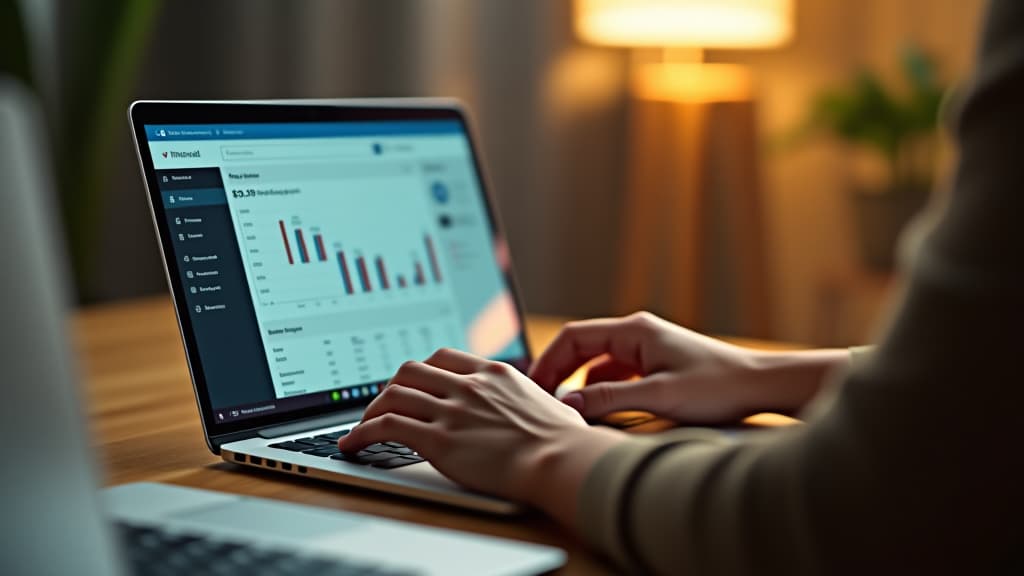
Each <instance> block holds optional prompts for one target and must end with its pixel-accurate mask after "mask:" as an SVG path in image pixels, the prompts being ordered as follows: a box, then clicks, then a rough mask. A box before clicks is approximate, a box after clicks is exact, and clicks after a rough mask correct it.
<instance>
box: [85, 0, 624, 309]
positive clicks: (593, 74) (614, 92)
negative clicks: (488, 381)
mask: <svg viewBox="0 0 1024 576" xmlns="http://www.w3.org/2000/svg"><path fill="white" fill-rule="evenodd" d="M78 9H87V7H85V6H83V5H81V4H79V5H78ZM67 17H69V18H73V12H72V13H71V15H69V16H67ZM625 63H626V58H625V55H624V54H622V53H619V52H615V51H601V50H596V49H592V48H586V47H582V46H579V45H578V44H577V43H576V42H575V40H574V39H573V34H572V27H571V5H570V3H568V2H550V1H546V0H529V1H526V0H523V1H515V2H508V1H503V0H487V1H477V0H390V1H388V2H359V1H355V0H348V1H341V2H339V1H333V0H320V1H309V2H301V3H299V2H273V1H269V0H230V1H219V2H202V1H198V0H185V1H181V0H179V1H175V2H165V3H164V6H163V8H162V12H161V14H160V16H159V19H158V21H157V23H156V26H155V29H154V30H153V35H152V38H151V43H150V45H149V47H148V54H147V57H146V61H145V65H144V67H143V70H142V75H141V78H140V81H139V85H138V89H137V91H136V97H138V98H154V99H157V98H160V99H165V98H203V99H214V98H301V97H307V98H308V97H317V98H325V97H338V98H344V97H366V96H429V95H439V96H455V97H458V98H461V99H463V100H465V101H466V102H467V103H468V105H469V109H470V111H471V113H472V115H473V117H474V118H475V120H476V128H477V129H478V132H479V134H480V136H481V138H482V140H481V148H482V151H483V153H484V155H485V157H486V164H487V168H488V169H489V176H490V179H491V181H492V183H493V187H494V191H495V192H496V196H497V199H498V203H499V208H500V212H501V214H502V215H503V220H504V222H505V224H506V228H507V233H508V236H509V242H510V244H511V248H512V254H513V257H514V258H515V262H516V266H517V270H518V272H519V281H520V284H521V287H522V289H523V293H524V298H525V301H526V305H527V308H528V309H529V310H531V311H537V312H548V313H562V314H577V315H588V314H597V313H600V312H602V311H603V310H605V309H606V308H607V302H608V301H609V298H610V290H611V285H612V283H611V282H610V281H609V277H608V274H609V273H610V270H611V268H609V267H608V266H607V264H606V260H607V259H608V255H609V254H614V253H615V252H616V246H617V242H616V238H617V234H618V232H617V228H616V226H617V222H616V220H615V210H614V209H613V208H612V206H614V205H615V204H616V203H617V201H618V194H619V191H620V188H621V186H620V181H621V172H622V162H621V160H620V158H621V157H622V150H621V141H622V137H621V133H622V132H623V129H624V124H623V122H624V106H623V101H624V91H623V86H624V83H623V82H622V81H621V78H622V76H623V74H624V70H625ZM124 104H125V106H127V102H125V103H124ZM110 170H111V174H112V181H111V186H110V190H109V197H108V198H107V199H106V203H107V206H108V210H106V211H105V213H106V217H105V218H106V222H105V223H104V224H105V225H104V226H103V229H104V238H103V244H104V249H103V253H104V257H103V258H102V259H101V260H100V262H99V264H98V265H99V266H100V267H101V268H102V272H101V274H100V276H99V277H100V283H99V286H98V287H97V293H98V297H99V298H100V299H110V298H122V297H128V296H135V295H139V294H146V293H153V292H159V291H161V290H164V289H165V288H164V279H163V274H162V272H161V266H160V260H159V254H158V252H157V247H156V243H155V239H154V235H153V232H152V230H151V222H150V218H149V216H148V209H147V207H146V204H145V198H144V194H143V190H142V185H141V181H140V177H139V174H138V168H137V166H136V161H135V158H134V154H133V153H132V151H131V146H130V138H129V132H128V129H127V126H125V129H124V138H123V139H122V141H121V150H120V151H119V153H118V154H117V156H116V158H115V159H114V161H113V162H112V165H111V166H110Z"/></svg>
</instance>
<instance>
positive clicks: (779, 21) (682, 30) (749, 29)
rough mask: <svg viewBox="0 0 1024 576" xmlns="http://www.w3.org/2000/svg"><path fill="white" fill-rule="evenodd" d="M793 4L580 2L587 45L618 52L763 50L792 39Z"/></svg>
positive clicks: (777, 0) (743, 0)
mask: <svg viewBox="0 0 1024 576" xmlns="http://www.w3.org/2000/svg"><path fill="white" fill-rule="evenodd" d="M792 12H793V0H576V27H577V31H578V33H579V35H580V37H582V38H583V39H584V40H586V41H588V42H592V43H594V44H608V45H613V46H699V47H702V48H764V47H771V46H778V45H780V44H784V43H785V42H787V41H788V40H789V39H790V38H791V37H792V35H793V14H792Z"/></svg>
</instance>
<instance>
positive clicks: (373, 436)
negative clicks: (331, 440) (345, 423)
mask: <svg viewBox="0 0 1024 576" xmlns="http://www.w3.org/2000/svg"><path fill="white" fill-rule="evenodd" d="M434 435H435V429H434V427H432V426H431V425H430V424H428V423H426V422H423V421H422V420H417V419H415V418H409V417H408V416H401V415H398V414H393V413H388V414H382V415H381V416H378V417H376V418H374V419H373V420H367V421H365V422H363V423H362V424H360V425H358V426H356V427H355V428H353V429H352V431H351V432H349V433H348V434H347V435H345V436H342V437H341V439H339V440H338V448H339V449H340V450H341V451H342V452H347V453H353V452H358V451H360V450H362V449H363V448H366V447H367V446H369V445H370V444H376V443H378V442H401V443H402V444H405V445H406V446H408V447H410V448H412V449H413V450H416V451H417V452H420V451H427V452H429V451H430V447H431V446H432V445H433V443H434V442H433V438H434Z"/></svg>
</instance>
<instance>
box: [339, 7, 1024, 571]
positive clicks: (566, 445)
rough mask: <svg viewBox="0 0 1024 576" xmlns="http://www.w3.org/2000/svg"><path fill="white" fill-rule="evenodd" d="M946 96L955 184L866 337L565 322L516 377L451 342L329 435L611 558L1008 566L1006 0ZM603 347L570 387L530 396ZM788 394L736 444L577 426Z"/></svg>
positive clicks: (1010, 403)
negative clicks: (845, 345)
mask: <svg viewBox="0 0 1024 576" xmlns="http://www.w3.org/2000/svg"><path fill="white" fill-rule="evenodd" d="M957 109H958V110H959V114H958V115H957V119H956V123H955V130H954V131H955V134H956V137H957V140H958V143H959V165H958V168H957V171H956V174H955V175H954V177H953V179H952V181H951V186H950V187H949V194H948V195H947V196H946V201H945V202H944V203H939V204H935V205H934V206H933V207H932V209H933V210H936V211H937V212H935V214H937V216H936V217H935V218H934V222H933V223H932V224H930V227H929V228H928V231H927V233H925V234H924V235H922V236H921V238H922V239H921V241H920V242H918V243H917V244H918V245H917V246H916V248H914V250H913V252H914V257H913V258H912V259H911V260H910V262H909V263H907V262H905V263H904V269H905V272H906V274H905V275H906V282H905V284H904V287H903V288H902V289H901V293H900V295H899V297H898V299H897V301H896V303H895V307H894V310H893V314H892V315H891V316H890V317H889V320H888V321H887V322H886V324H885V326H884V327H883V328H884V329H883V330H882V331H881V336H880V338H878V339H877V344H876V347H874V348H873V349H870V350H866V351H865V350H861V351H855V352H854V353H853V354H850V353H848V352H846V351H844V350H839V351H837V350H825V351H812V352H803V353H796V354H781V353H767V352H756V351H752V350H746V349H743V348H738V347H735V346H731V345H728V344H725V343H723V342H719V341H716V340H714V339H711V338H707V337H704V336H701V335H698V334H696V333H694V332H691V331H688V330H686V329H684V328H681V327H678V326H675V325H672V324H671V323H669V322H666V321H664V320H661V319H659V318H656V317H654V316H651V315H649V314H636V315H632V316H629V317H626V318H621V319H602V320H589V321H584V322H578V323H572V324H569V325H567V326H566V327H565V328H564V329H563V330H562V332H561V334H560V335H559V336H558V337H557V338H556V339H555V341H554V342H553V344H552V345H551V346H550V348H549V349H548V350H547V351H546V352H544V353H543V355H542V356H541V357H540V358H539V359H538V360H537V362H536V364H535V365H534V366H533V367H532V369H531V371H530V373H529V376H527V375H523V374H521V373H519V372H517V371H516V370H514V369H512V368H511V367H509V366H507V365H504V364H500V363H495V362H491V361H488V360H484V359H481V358H478V357H475V356H471V355H469V354H465V353H462V352H458V351H454V350H442V351H439V352H437V353H436V354H434V355H433V356H432V357H431V358H429V359H428V360H426V361H425V362H410V363H407V364H405V365H403V366H402V368H401V369H400V370H399V371H398V372H397V373H396V374H395V376H394V378H393V379H392V380H391V382H390V384H389V385H388V386H387V388H386V389H385V391H384V392H383V393H382V394H381V395H380V396H379V397H378V398H376V399H375V400H374V401H373V402H372V403H371V404H370V406H369V408H368V410H367V411H366V415H365V417H364V419H363V421H362V422H361V424H360V425H358V426H357V427H355V428H354V429H353V430H352V432H351V433H350V434H349V435H347V436H345V437H343V438H342V439H341V441H340V447H341V449H342V450H345V451H352V450H358V449H360V448H361V447H363V446H366V445H368V444H371V443H374V442H378V441H387V440H397V441H399V442H403V443H405V444H408V445H409V446H411V447H413V448H415V449H416V450H417V451H419V452H420V453H422V454H423V455H424V456H425V457H426V458H428V459H429V460H430V461H431V462H432V463H433V464H434V465H435V466H436V467H437V468H438V469H439V470H440V471H441V472H442V473H444V474H446V475H447V476H449V477H451V478H452V479H454V480H455V481H458V482H460V483H462V484H464V485H466V486H469V487H471V488H474V489H477V490H480V491H483V492H488V493H492V494H497V495H500V496H503V497H507V498H511V499H514V500H518V501H522V502H525V503H527V504H530V505H532V506H535V507H536V508H539V509H540V510H542V511H543V512H545V513H547V514H549V515H551V516H552V517H554V518H556V519H557V520H558V521H559V522H561V523H562V524H564V525H565V526H567V527H568V528H569V529H570V530H573V531H575V532H577V533H579V534H580V535H581V536H582V537H583V538H584V539H585V540H586V541H587V542H588V543H589V544H590V545H591V546H592V547H593V548H594V549H595V550H598V551H600V552H601V553H604V554H606V555H607V556H609V557H610V558H611V559H613V560H614V561H615V562H616V563H617V564H618V566H619V567H620V568H621V569H623V570H625V571H629V572H641V573H658V574H705V573H715V574H755V573H756V574H774V573H783V572H784V573H787V574H874V573H880V572H884V573H915V574H923V573H943V574H945V573H954V572H955V573H970V574H979V573H999V574H1009V573H1017V574H1021V573H1024V560H1022V555H1021V551H1022V550H1024V530H1021V528H1020V518H1022V517H1024V505H1022V503H1024V497H1022V495H1021V494H1022V492H1024V490H1022V487H1024V474H1022V470H1024V466H1022V465H1021V463H1020V462H1019V460H1020V458H1021V454H1022V453H1024V452H1022V449H1021V447H1020V442H1021V440H1024V435H1022V434H1021V432H1020V427H1019V422H1020V416H1019V414H1018V411H1019V410H1021V408H1022V406H1024V392H1022V390H1024V386H1022V384H1024V382H1022V378H1021V362H1020V356H1019V354H1020V351H1019V344H1020V342H1021V336H1020V330H1021V329H1022V328H1024V313H1022V310H1024V305H1022V304H1021V288H1022V286H1024V283H1022V274H1021V269H1022V268H1024V266H1022V260H1021V258H1022V253H1021V252H1020V248H1019V247H1020V246H1022V245H1024V244H1022V242H1021V241H1022V238H1021V237H1020V236H1021V233H1020V232H1019V230H1020V228H1021V218H1022V215H1024V200H1022V199H1024V192H1022V190H1021V189H1022V187H1024V171H1022V170H1021V169H1020V166H1021V159H1020V154H1021V150H1022V148H1021V145H1020V139H1021V138H1022V137H1024V136H1022V135H1024V3H1021V2H1019V1H1018V0H993V2H992V3H991V5H990V6H989V13H988V17H987V19H986V25H985V29H984V36H983V40H982V41H981V44H980V50H979V54H978V61H977V65H976V73H975V78H974V80H973V83H972V85H971V89H970V90H969V91H968V92H967V93H966V95H965V97H964V98H962V99H961V100H960V102H959V104H958V106H957ZM1015 246H1017V247H1018V248H1014V247H1015ZM602 354H607V358H606V359H605V360H604V361H602V362H601V363H599V364H598V365H597V367H596V368H595V369H594V370H593V371H592V372H591V380H592V381H593V383H592V384H591V385H589V386H587V387H585V388H584V389H583V390H582V391H581V392H579V393H577V394H570V395H568V396H566V397H565V398H564V401H562V402H560V401H558V400H556V399H554V398H553V396H552V395H551V394H550V392H551V391H552V390H553V389H554V388H555V386H556V385H557V384H558V383H559V382H560V381H561V379H562V378H563V377H565V376H566V375H568V374H570V373H571V372H572V371H574V370H575V369H576V368H577V367H579V366H580V365H582V364H583V363H584V362H586V361H588V360H590V359H592V358H595V357H597V356H600V355H602ZM633 374H637V375H639V376H640V378H639V379H638V380H633V379H630V378H629V376H631V375H633ZM828 374H835V376H833V377H831V378H828V377H827V375H828ZM823 382H826V383H825V384H823ZM812 398H813V399H814V400H813V402H812V401H811V400H812ZM809 403H810V404H811V406H810V407H809V408H807V411H806V412H805V413H804V416H805V419H806V422H805V423H804V424H801V425H797V426H790V427H784V428H782V429H778V430H772V431H769V432H765V433H758V434H748V435H741V436H739V437H735V436H728V435H725V434H722V433H719V432H716V431H714V430H712V429H708V428H693V427H691V428H682V429H678V430H674V431H672V432H669V433H666V434H659V435H629V434H625V433H623V432H621V431H617V430H613V429H611V428H608V427H602V426H588V425H587V423H586V420H585V419H584V416H587V417H591V416H595V415H598V414H601V413H603V412H605V411H607V410H612V409H616V408H639V409H647V410H651V411H653V412H655V413H657V414H660V415H664V416H668V417H671V418H677V419H680V420H684V421H687V422H691V423H692V422H697V423H706V422H721V421H727V420H731V419H736V418H740V417H742V416H743V415H745V414H749V413H752V412H756V411H760V410H765V409H772V410H782V411H788V412H795V411H799V410H800V409H801V408H805V407H807V406H808V404H809Z"/></svg>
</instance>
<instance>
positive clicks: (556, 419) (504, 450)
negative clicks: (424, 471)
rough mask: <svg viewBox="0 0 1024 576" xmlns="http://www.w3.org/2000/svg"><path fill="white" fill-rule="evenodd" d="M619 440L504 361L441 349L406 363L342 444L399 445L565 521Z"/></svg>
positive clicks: (467, 481)
mask: <svg viewBox="0 0 1024 576" xmlns="http://www.w3.org/2000/svg"><path fill="white" fill-rule="evenodd" d="M622 437H623V435H621V433H617V432H616V433H614V434H613V433H611V431H607V430H596V429H594V428H590V427H589V426H587V424H586V422H585V421H584V420H583V418H582V417H581V416H580V415H579V413H577V412H576V411H575V410H573V409H571V408H570V407H568V406H566V405H565V404H563V403H561V402H558V401H557V400H555V399H554V398H552V397H551V396H550V395H548V394H545V393H544V392H543V390H541V388H540V387H538V386H537V385H536V384H535V383H533V382H532V381H530V379H529V378H527V377H526V376H525V375H523V374H522V373H520V372H519V371H517V370H516V369H515V368H513V367H512V366H510V365H508V364H504V363H500V362H492V361H489V360H486V359H483V358H479V357H477V356H473V355H471V354H467V353H465V352H460V351H457V350H450V349H443V350H439V351H437V352H436V353H434V355H432V356H431V357H430V358H429V359H427V360H426V361H425V362H406V363H405V364H403V365H402V367H401V368H400V369H399V370H398V372H397V373H396V374H395V376H394V377H393V378H392V379H391V381H389V382H388V384H387V386H386V387H385V388H384V391H383V392H382V393H381V394H380V395H379V396H378V397H377V398H375V399H374V400H373V402H371V403H370V405H369V406H368V407H367V409H366V412H365V414H364V415H363V420H362V422H361V423H360V424H359V425H358V426H356V427H355V428H353V429H352V431H351V432H350V433H349V434H347V435H346V436H343V437H342V438H341V439H340V440H339V442H338V447H339V448H340V449H341V450H342V451H344V452H356V451H358V450H360V449H362V448H364V447H366V446H368V445H370V444H373V443H376V442H385V441H397V442H401V443H403V444H405V445H407V446H409V447H411V448H413V449H415V450H416V451H417V452H419V453H420V454H421V455H422V456H423V457H424V458H426V459H427V460H429V461H430V463H431V464H433V465H434V466H435V467H436V468H437V469H438V470H439V471H440V472H441V473H442V474H444V475H445V476H448V477H449V478H451V479H452V480H454V481H456V482H458V483H460V484H463V485H464V486H467V487H469V488H473V489H476V490H479V491H481V492H487V493H490V494H495V495H498V496H502V497H505V498H509V499H512V500H516V501H521V502H526V503H529V504H532V505H534V506H537V507H539V508H542V509H544V510H546V511H547V512H548V513H549V514H552V515H553V516H555V517H557V518H560V519H562V520H563V521H565V522H566V523H569V524H571V523H572V521H573V519H574V518H575V505H576V504H575V502H576V497H575V495H576V493H577V492H578V490H579V488H580V486H581V485H582V482H583V479H584V477H585V475H586V473H587V472H588V471H589V470H590V467H591V466H592V465H593V463H594V462H595V461H596V459H597V458H598V457H600V455H601V454H603V452H604V450H605V449H607V448H608V447H610V445H611V444H612V443H614V442H617V441H619V440H620V439H622Z"/></svg>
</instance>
